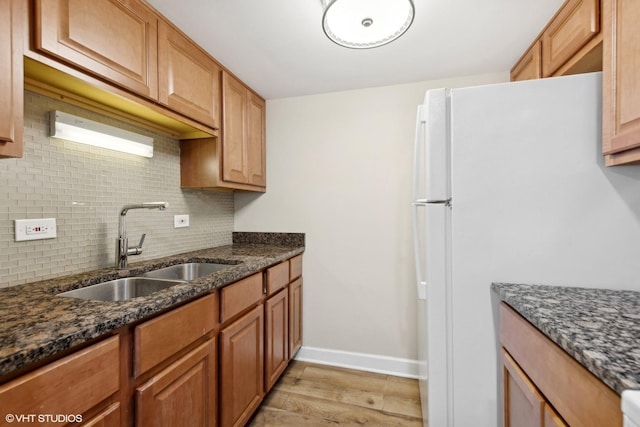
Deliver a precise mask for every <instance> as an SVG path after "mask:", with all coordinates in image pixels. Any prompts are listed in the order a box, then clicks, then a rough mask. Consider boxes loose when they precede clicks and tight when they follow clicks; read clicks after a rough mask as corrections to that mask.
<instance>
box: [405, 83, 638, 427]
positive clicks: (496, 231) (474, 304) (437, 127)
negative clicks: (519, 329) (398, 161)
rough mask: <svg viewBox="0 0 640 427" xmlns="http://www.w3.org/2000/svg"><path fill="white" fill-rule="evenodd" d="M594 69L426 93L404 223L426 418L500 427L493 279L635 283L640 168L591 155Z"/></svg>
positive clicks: (597, 121)
mask: <svg viewBox="0 0 640 427" xmlns="http://www.w3.org/2000/svg"><path fill="white" fill-rule="evenodd" d="M600 145H601V75H600V73H592V74H582V75H576V76H567V77H559V78H551V79H542V80H533V81H527V82H518V83H505V84H498V85H489V86H478V87H471V88H462V89H452V90H445V89H437V90H430V91H428V92H427V93H426V96H425V101H424V104H423V105H421V106H419V108H418V120H417V129H416V148H415V165H414V194H413V198H414V200H413V227H414V243H415V252H416V263H415V264H416V284H417V297H418V316H419V318H418V321H419V324H418V335H419V336H418V346H419V371H420V372H419V379H420V390H421V398H422V407H423V418H424V420H425V423H427V422H428V425H429V427H451V426H454V427H469V426H473V427H496V426H498V425H501V418H502V414H501V411H502V406H501V394H500V393H501V391H500V387H499V384H500V381H499V378H500V370H499V369H498V348H499V338H498V335H497V327H498V325H497V324H498V321H497V306H498V303H497V301H496V299H495V297H494V296H493V295H492V294H491V291H490V285H491V283H492V282H511V283H534V284H548V285H562V286H583V287H604V288H618V289H638V290H640V262H639V261H638V260H639V259H640V166H625V167H616V168H607V167H605V166H604V164H603V158H602V155H601V153H600Z"/></svg>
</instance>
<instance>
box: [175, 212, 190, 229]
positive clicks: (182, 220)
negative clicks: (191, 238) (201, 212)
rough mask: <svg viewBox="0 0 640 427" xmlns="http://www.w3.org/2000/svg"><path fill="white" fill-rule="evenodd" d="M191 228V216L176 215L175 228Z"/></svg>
mask: <svg viewBox="0 0 640 427" xmlns="http://www.w3.org/2000/svg"><path fill="white" fill-rule="evenodd" d="M188 226H189V215H174V216H173V228H182V227H188Z"/></svg>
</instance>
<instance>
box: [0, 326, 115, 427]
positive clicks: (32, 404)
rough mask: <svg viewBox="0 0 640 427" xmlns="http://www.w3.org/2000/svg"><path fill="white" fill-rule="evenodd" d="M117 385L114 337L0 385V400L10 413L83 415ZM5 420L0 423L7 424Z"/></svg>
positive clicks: (113, 391) (0, 420)
mask: <svg viewBox="0 0 640 427" xmlns="http://www.w3.org/2000/svg"><path fill="white" fill-rule="evenodd" d="M119 388H120V341H119V337H117V336H115V337H111V338H108V339H106V340H104V341H102V342H100V343H98V344H94V345H92V346H91V347H87V348H85V349H83V350H79V351H78V352H76V353H73V354H71V355H69V356H67V357H64V358H62V359H60V360H58V361H56V362H53V363H51V364H49V365H46V366H43V367H42V368H39V369H37V370H35V371H33V372H31V373H29V374H26V375H24V376H22V377H20V378H16V379H15V380H13V381H10V382H8V383H6V384H4V385H2V386H0V402H3V405H2V409H3V411H4V412H5V413H11V414H83V413H85V412H86V411H88V410H89V409H91V408H92V407H94V406H96V405H97V404H98V403H100V402H102V401H103V400H105V399H106V398H108V397H109V396H111V395H112V394H114V393H115V392H117V391H118V390H119ZM5 421H6V420H5V418H4V417H1V418H0V425H10V424H5ZM54 424H55V423H54ZM54 424H52V425H54ZM47 425H49V424H47Z"/></svg>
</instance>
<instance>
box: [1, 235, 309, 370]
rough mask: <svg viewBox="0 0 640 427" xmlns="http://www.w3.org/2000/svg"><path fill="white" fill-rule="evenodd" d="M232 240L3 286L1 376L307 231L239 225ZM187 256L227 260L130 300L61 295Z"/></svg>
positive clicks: (177, 299) (209, 283)
mask: <svg viewBox="0 0 640 427" xmlns="http://www.w3.org/2000/svg"><path fill="white" fill-rule="evenodd" d="M251 235H253V237H255V239H253V240H252V238H251V237H252V236H251ZM233 241H234V243H233V244H232V245H227V246H220V247H215V248H210V249H203V250H197V251H193V252H188V253H183V254H179V255H173V256H168V257H163V258H158V259H155V260H149V261H143V262H133V263H131V264H130V266H129V269H127V270H116V269H113V268H111V269H101V270H95V271H90V272H87V273H84V274H76V275H72V276H65V277H60V278H57V279H52V280H43V281H40V282H34V283H28V284H25V285H18V286H13V287H9V288H3V289H0V377H2V376H5V375H7V374H9V373H11V372H13V371H16V370H18V369H20V368H23V367H25V366H27V365H30V364H33V363H35V362H39V361H41V360H44V359H47V358H49V357H50V356H53V355H55V354H57V353H60V352H62V351H65V350H67V349H69V348H72V347H75V346H77V345H79V344H82V343H85V342H87V341H90V340H92V339H94V338H97V337H100V336H102V335H104V334H107V333H109V332H112V331H114V330H116V329H118V328H120V327H122V326H125V325H127V324H130V323H133V322H136V321H139V320H141V319H144V318H146V317H149V316H152V315H154V314H156V313H159V312H161V311H163V310H166V309H168V308H170V307H172V306H175V305H178V304H180V303H183V302H186V301H188V300H191V299H193V298H195V297H197V296H200V295H205V294H207V293H209V292H211V291H212V290H214V289H215V288H217V287H220V286H224V285H226V284H229V283H232V282H235V281H237V280H239V279H242V278H244V277H247V276H250V275H251V274H253V273H256V272H258V271H260V270H263V269H264V268H266V267H268V266H270V265H273V264H277V263H278V262H281V261H284V260H286V259H288V258H291V257H292V256H295V255H298V254H300V253H302V252H303V251H304V234H285V233H234V237H233ZM252 241H255V242H259V243H251V242H252ZM186 262H218V263H223V264H229V267H228V268H225V269H222V270H220V271H218V272H215V273H213V274H210V275H208V276H205V277H202V278H199V279H196V280H194V281H192V282H189V283H184V284H178V285H175V286H172V287H170V288H167V289H164V290H162V291H159V292H156V293H154V294H152V295H149V296H148V297H139V298H134V299H131V300H129V301H120V302H101V301H85V300H79V299H75V298H63V297H57V296H56V294H58V293H60V292H64V291H68V290H71V289H76V288H80V287H84V286H89V285H93V284H96V283H100V282H104V281H107V280H112V279H116V278H120V277H130V276H137V275H140V274H142V273H144V272H146V271H149V270H155V269H158V268H161V267H165V266H169V265H173V264H179V263H186Z"/></svg>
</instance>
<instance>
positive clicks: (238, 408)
mask: <svg viewBox="0 0 640 427" xmlns="http://www.w3.org/2000/svg"><path fill="white" fill-rule="evenodd" d="M219 393H220V399H219V402H220V407H219V409H220V426H221V427H231V426H243V425H244V424H245V423H246V422H247V420H248V419H249V418H250V417H251V415H252V414H253V412H254V411H255V409H256V408H257V407H258V405H259V404H260V402H261V401H262V398H263V396H264V307H263V305H262V304H260V305H258V306H257V307H255V308H254V309H252V310H251V311H250V312H248V313H247V314H245V315H244V316H242V317H241V318H239V319H238V320H236V321H234V322H233V323H231V324H230V325H229V326H226V327H224V328H223V329H222V330H221V331H220V390H219Z"/></svg>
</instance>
